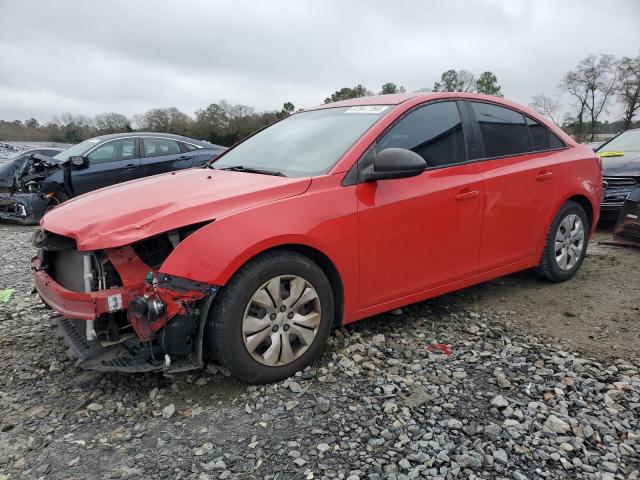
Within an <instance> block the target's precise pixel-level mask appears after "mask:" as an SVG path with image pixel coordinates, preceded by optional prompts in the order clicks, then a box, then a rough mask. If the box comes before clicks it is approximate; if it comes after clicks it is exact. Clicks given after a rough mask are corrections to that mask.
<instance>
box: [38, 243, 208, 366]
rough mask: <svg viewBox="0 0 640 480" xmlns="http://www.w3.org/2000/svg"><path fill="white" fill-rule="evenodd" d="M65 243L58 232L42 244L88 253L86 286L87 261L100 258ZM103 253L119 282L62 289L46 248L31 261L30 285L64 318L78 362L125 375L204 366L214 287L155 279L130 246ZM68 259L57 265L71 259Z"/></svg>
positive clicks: (60, 320)
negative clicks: (206, 336)
mask: <svg viewBox="0 0 640 480" xmlns="http://www.w3.org/2000/svg"><path fill="white" fill-rule="evenodd" d="M61 239H62V240H61ZM67 240H68V239H63V237H58V238H57V239H56V238H53V239H51V238H50V239H48V240H47V242H48V244H49V248H51V249H52V250H53V251H54V253H55V251H59V250H60V249H66V250H67V251H71V252H72V254H73V255H76V256H78V257H79V258H81V259H82V260H84V259H86V258H87V257H91V258H92V260H91V262H85V263H84V264H85V270H84V272H82V275H83V277H84V278H85V279H89V282H88V283H85V285H87V286H89V285H91V279H92V278H94V277H95V272H93V271H91V270H87V269H86V265H87V264H89V265H91V263H92V262H93V264H94V265H95V262H96V261H97V258H98V255H96V252H78V251H76V250H75V249H69V248H68V247H67ZM56 249H57V250H56ZM100 256H101V258H102V260H101V262H105V263H107V262H108V263H109V264H110V265H112V266H113V268H114V269H115V271H116V272H117V276H118V278H119V279H121V285H117V286H111V287H107V286H106V285H103V287H105V288H101V289H97V290H93V289H92V288H87V291H84V292H82V291H75V290H77V289H78V288H74V289H70V288H66V287H65V286H64V285H62V284H61V283H60V282H58V281H56V279H55V278H53V276H52V275H51V274H50V272H49V271H48V269H50V270H51V271H53V272H56V269H55V268H53V269H52V268H51V266H50V265H49V264H48V260H47V253H46V252H44V251H43V249H40V250H39V254H38V256H36V257H34V258H33V259H32V260H31V268H32V271H33V278H34V284H35V289H36V291H37V293H38V294H39V295H40V297H41V298H42V300H43V301H44V302H45V303H46V304H47V305H48V306H50V307H51V308H52V309H54V310H55V311H57V312H58V313H60V315H62V317H60V318H58V320H57V322H58V326H59V328H60V330H61V333H62V336H63V338H64V339H65V342H66V343H67V345H68V346H69V347H70V349H71V351H72V352H73V353H74V355H75V356H76V357H77V359H78V362H77V364H78V365H79V366H80V367H82V368H86V369H92V370H101V371H123V372H148V371H182V370H190V369H194V368H200V367H202V366H203V336H204V326H205V323H206V319H207V314H208V310H209V306H210V305H211V302H212V300H213V297H214V296H215V294H216V293H217V287H215V286H212V285H204V284H200V283H198V282H193V281H190V280H188V279H177V278H175V277H170V276H167V275H160V276H158V275H157V271H155V270H153V269H151V268H149V267H148V266H147V265H146V264H145V263H144V262H143V261H142V260H141V259H140V258H139V257H138V256H137V254H136V252H135V251H134V250H133V249H132V248H131V247H121V248H117V249H110V250H105V251H103V252H101V254H100ZM69 258H72V257H66V260H65V263H62V262H61V264H60V265H63V266H66V265H69V264H73V261H71V262H68V259H69ZM57 268H58V269H60V268H62V267H60V266H59V267H57ZM68 268H71V267H68ZM57 274H59V270H58V271H57ZM67 281H68V277H67ZM63 283H64V282H63Z"/></svg>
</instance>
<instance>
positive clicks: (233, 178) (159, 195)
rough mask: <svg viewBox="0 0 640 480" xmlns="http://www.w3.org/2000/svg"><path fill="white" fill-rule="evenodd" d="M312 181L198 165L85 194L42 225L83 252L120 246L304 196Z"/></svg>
mask: <svg viewBox="0 0 640 480" xmlns="http://www.w3.org/2000/svg"><path fill="white" fill-rule="evenodd" d="M310 184H311V179H309V178H286V177H276V176H271V175H260V174H254V173H247V172H230V171H221V170H213V169H206V168H197V169H192V170H184V171H181V172H172V173H167V174H163V175H157V176H154V177H148V178H144V179H140V180H134V181H132V182H126V183H122V184H119V185H114V186H111V187H107V188H103V189H100V190H96V191H94V192H91V193H88V194H85V195H81V196H79V197H76V198H74V199H72V200H70V201H68V202H66V203H64V204H63V205H61V206H59V207H57V208H55V209H53V210H52V211H50V212H49V213H47V214H46V215H45V216H44V218H43V219H42V221H41V222H40V224H41V226H42V228H44V229H45V230H47V231H50V232H53V233H57V234H59V235H63V236H66V237H71V238H74V239H75V240H76V243H77V246H78V249H79V250H98V249H102V248H114V247H119V246H122V245H127V244H130V243H133V242H136V241H139V240H142V239H145V238H148V237H151V236H153V235H158V234H160V233H163V232H168V231H170V230H174V229H176V228H181V227H184V226H187V225H193V224H196V223H201V222H206V221H210V220H214V219H215V218H217V217H220V216H222V215H226V214H229V213H231V212H234V211H239V210H244V209H246V208H250V207H253V206H256V205H261V204H264V203H268V202H272V201H276V200H280V199H283V198H287V197H292V196H295V195H300V194H302V193H304V192H305V191H306V190H307V189H308V188H309V185H310Z"/></svg>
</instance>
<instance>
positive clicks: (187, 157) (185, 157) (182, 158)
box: [178, 155, 191, 160]
mask: <svg viewBox="0 0 640 480" xmlns="http://www.w3.org/2000/svg"><path fill="white" fill-rule="evenodd" d="M190 158H191V155H182V156H181V157H178V160H189V159H190Z"/></svg>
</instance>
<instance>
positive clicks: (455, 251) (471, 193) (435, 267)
mask: <svg viewBox="0 0 640 480" xmlns="http://www.w3.org/2000/svg"><path fill="white" fill-rule="evenodd" d="M469 144H470V141H469V138H468V136H466V135H465V130H464V129H463V121H462V118H461V115H460V112H459V108H458V105H457V103H456V102H455V101H445V102H436V103H430V104H427V105H424V106H420V107H417V108H416V109H414V110H412V111H411V112H409V113H408V114H406V115H405V116H404V117H403V118H402V119H401V120H399V121H398V122H397V123H396V124H395V125H393V126H392V127H391V128H390V129H389V130H388V131H387V132H386V133H384V134H383V135H382V136H381V137H380V139H379V140H378V141H377V143H376V145H375V147H374V148H373V149H372V150H373V151H372V153H370V154H369V155H373V154H374V153H375V152H380V151H382V150H383V149H385V148H390V147H397V148H406V149H409V150H412V151H414V152H416V153H418V154H419V155H420V156H422V158H424V159H425V161H426V162H427V168H428V169H427V170H426V171H425V172H424V173H422V174H421V175H418V176H416V177H411V178H403V179H397V180H380V181H377V182H366V183H361V184H359V185H358V186H357V197H358V224H359V245H360V307H361V308H366V307H369V306H373V305H377V304H382V303H385V302H387V301H391V300H394V299H398V298H401V297H403V296H407V295H411V294H413V293H418V292H422V291H425V290H429V289H430V288H434V287H437V286H439V285H443V284H446V283H450V282H454V281H456V280H459V279H462V278H465V277H469V276H472V275H474V274H476V273H477V271H478V252H479V249H480V233H481V223H482V215H481V212H482V209H481V201H482V175H481V173H480V165H479V163H476V162H471V163H470V162H469V158H470V156H469V154H468V153H467V150H468V148H467V147H468V146H469Z"/></svg>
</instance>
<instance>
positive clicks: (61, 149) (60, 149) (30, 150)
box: [16, 147, 64, 155]
mask: <svg viewBox="0 0 640 480" xmlns="http://www.w3.org/2000/svg"><path fill="white" fill-rule="evenodd" d="M42 150H50V151H52V152H63V151H64V148H60V147H37V148H30V149H28V150H22V151H21V152H20V155H23V154H25V153H33V152H41V151H42ZM16 153H18V152H16Z"/></svg>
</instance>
